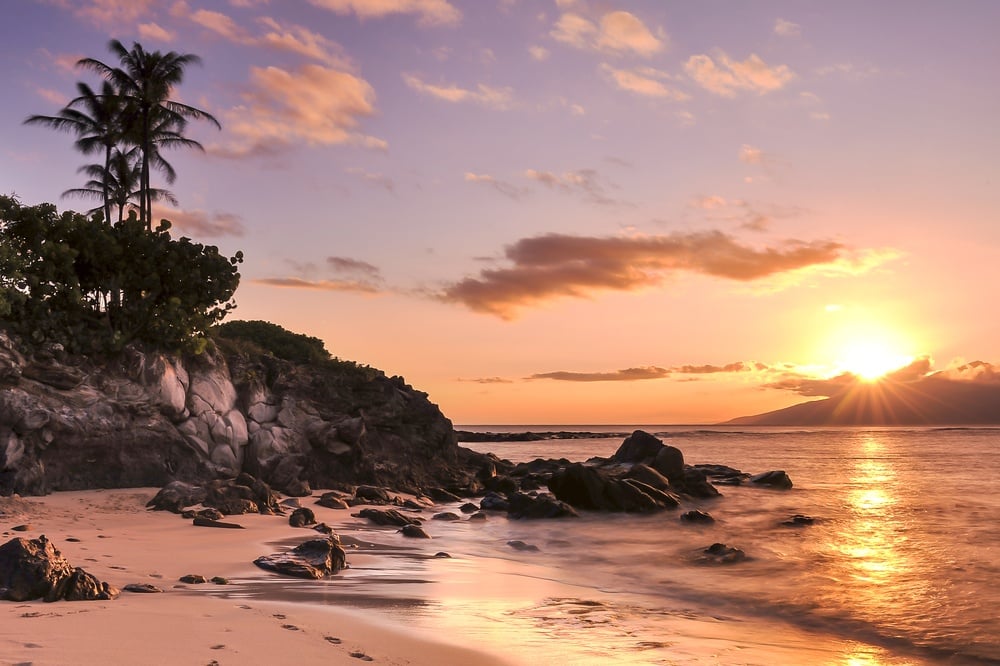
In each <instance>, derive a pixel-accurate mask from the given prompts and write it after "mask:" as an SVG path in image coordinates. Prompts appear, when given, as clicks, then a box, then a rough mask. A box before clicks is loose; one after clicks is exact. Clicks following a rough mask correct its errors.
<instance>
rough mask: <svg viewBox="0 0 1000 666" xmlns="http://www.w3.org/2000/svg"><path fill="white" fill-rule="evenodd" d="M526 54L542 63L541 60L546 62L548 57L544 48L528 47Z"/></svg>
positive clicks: (547, 51) (547, 52)
mask: <svg viewBox="0 0 1000 666" xmlns="http://www.w3.org/2000/svg"><path fill="white" fill-rule="evenodd" d="M528 53H530V54H531V57H532V58H534V59H535V60H537V61H538V62H542V61H543V60H548V59H549V55H550V54H549V50H548V49H547V48H545V47H544V46H529V47H528Z"/></svg>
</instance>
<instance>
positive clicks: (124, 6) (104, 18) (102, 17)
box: [47, 0, 155, 29]
mask: <svg viewBox="0 0 1000 666" xmlns="http://www.w3.org/2000/svg"><path fill="white" fill-rule="evenodd" d="M47 1H48V3H49V4H52V5H56V6H58V7H61V8H62V9H66V10H68V11H71V12H72V13H73V14H74V15H75V16H76V17H77V18H80V19H83V20H84V21H87V22H88V23H91V24H92V25H95V26H98V27H101V28H116V29H121V28H122V26H123V25H128V24H131V23H134V22H135V21H138V20H139V19H141V18H143V17H145V16H148V15H150V14H151V13H152V8H153V7H155V4H154V1H153V0H47Z"/></svg>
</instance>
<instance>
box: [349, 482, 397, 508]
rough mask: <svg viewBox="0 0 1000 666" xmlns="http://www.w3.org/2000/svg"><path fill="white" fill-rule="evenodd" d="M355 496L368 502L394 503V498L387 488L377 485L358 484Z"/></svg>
mask: <svg viewBox="0 0 1000 666" xmlns="http://www.w3.org/2000/svg"><path fill="white" fill-rule="evenodd" d="M354 496H355V497H356V498H357V499H359V500H363V501H364V502H366V503H368V504H392V498H391V497H390V496H389V492H388V491H387V490H386V489H385V488H377V487H375V486H358V487H357V489H356V490H355V491H354Z"/></svg>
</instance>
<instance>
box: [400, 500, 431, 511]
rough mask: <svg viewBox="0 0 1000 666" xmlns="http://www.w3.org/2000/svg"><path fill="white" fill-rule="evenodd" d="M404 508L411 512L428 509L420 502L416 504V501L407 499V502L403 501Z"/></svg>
mask: <svg viewBox="0 0 1000 666" xmlns="http://www.w3.org/2000/svg"><path fill="white" fill-rule="evenodd" d="M402 507H403V508H404V509H409V510H410V511H417V512H420V511H423V510H424V509H426V508H427V507H426V506H424V505H423V504H421V503H420V502H416V501H414V500H411V499H405V500H403V504H402Z"/></svg>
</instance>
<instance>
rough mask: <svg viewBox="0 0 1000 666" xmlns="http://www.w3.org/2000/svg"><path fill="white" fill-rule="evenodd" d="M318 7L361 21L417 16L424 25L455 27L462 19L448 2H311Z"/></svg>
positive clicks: (373, 0) (320, 0) (438, 0)
mask: <svg viewBox="0 0 1000 666" xmlns="http://www.w3.org/2000/svg"><path fill="white" fill-rule="evenodd" d="M309 2H310V3H311V4H313V5H315V6H316V7H322V8H323V9H329V10H331V11H333V12H336V13H337V14H354V15H355V16H357V17H358V18H359V19H362V20H364V19H373V18H374V19H377V18H384V17H386V16H389V15H392V14H416V15H417V16H419V17H420V23H421V24H422V25H454V24H457V23H458V22H459V21H461V19H462V13H461V12H460V11H458V9H457V8H455V7H454V6H453V5H452V4H451V3H450V2H448V0H309Z"/></svg>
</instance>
